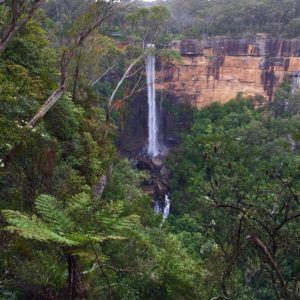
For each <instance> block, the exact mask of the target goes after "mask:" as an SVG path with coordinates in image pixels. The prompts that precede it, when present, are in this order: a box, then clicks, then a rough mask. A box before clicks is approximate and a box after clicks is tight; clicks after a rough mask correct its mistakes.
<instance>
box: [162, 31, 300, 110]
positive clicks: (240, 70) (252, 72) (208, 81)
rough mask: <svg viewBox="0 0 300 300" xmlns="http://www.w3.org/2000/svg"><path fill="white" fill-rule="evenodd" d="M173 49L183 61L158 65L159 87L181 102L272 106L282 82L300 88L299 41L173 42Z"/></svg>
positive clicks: (264, 38) (221, 39)
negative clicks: (256, 101) (250, 99)
mask: <svg viewBox="0 0 300 300" xmlns="http://www.w3.org/2000/svg"><path fill="white" fill-rule="evenodd" d="M171 48H172V49H174V50H176V51H178V52H179V53H180V54H181V61H180V62H178V63H176V64H171V65H170V64H165V63H164V62H161V63H160V66H159V67H160V68H159V71H158V74H157V84H156V87H157V89H158V90H162V91H166V92H167V93H168V95H170V96H171V97H173V98H174V99H176V101H178V102H189V103H191V104H192V105H195V106H197V107H203V106H207V105H210V104H211V103H213V102H216V101H218V102H220V103H225V102H227V101H229V100H230V99H233V98H235V97H236V96H237V95H238V94H241V95H242V96H256V95H257V96H262V97H263V98H264V99H265V101H270V100H272V98H273V96H274V92H275V91H276V88H278V86H279V85H280V83H282V81H283V80H284V79H287V80H290V81H291V83H294V84H296V85H297V84H298V82H299V80H297V78H298V77H300V39H291V40H287V39H281V38H272V37H270V36H267V35H264V34H261V35H257V36H256V37H255V38H248V39H233V38H227V37H215V38H208V39H204V40H201V41H200V40H183V41H175V42H173V43H172V45H171ZM297 88H299V86H293V87H292V90H293V91H295V90H296V89H297Z"/></svg>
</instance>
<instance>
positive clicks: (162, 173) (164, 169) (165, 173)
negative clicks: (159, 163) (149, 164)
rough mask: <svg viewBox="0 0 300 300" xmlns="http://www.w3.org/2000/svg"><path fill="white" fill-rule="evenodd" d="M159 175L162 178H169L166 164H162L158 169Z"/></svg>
mask: <svg viewBox="0 0 300 300" xmlns="http://www.w3.org/2000/svg"><path fill="white" fill-rule="evenodd" d="M160 176H161V177H163V178H169V176H170V170H169V169H168V168H167V167H166V166H163V167H162V168H161V170H160Z"/></svg>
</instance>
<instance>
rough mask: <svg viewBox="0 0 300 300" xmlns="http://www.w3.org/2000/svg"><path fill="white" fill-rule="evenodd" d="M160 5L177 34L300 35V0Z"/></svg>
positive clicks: (192, 0)
mask: <svg viewBox="0 0 300 300" xmlns="http://www.w3.org/2000/svg"><path fill="white" fill-rule="evenodd" d="M161 4H163V5H166V6H167V7H168V8H169V9H170V11H171V14H172V20H173V23H172V24H173V26H172V31H173V32H174V33H175V34H178V36H179V37H180V36H181V37H182V36H184V37H194V38H201V37H202V36H203V35H204V36H206V35H209V36H212V35H230V34H233V35H239V36H244V35H249V34H252V33H261V32H267V33H271V34H273V35H282V34H284V35H287V36H290V37H297V36H299V34H300V27H299V18H300V2H299V0H243V1H241V0H210V1H207V0H169V1H166V2H165V1H161Z"/></svg>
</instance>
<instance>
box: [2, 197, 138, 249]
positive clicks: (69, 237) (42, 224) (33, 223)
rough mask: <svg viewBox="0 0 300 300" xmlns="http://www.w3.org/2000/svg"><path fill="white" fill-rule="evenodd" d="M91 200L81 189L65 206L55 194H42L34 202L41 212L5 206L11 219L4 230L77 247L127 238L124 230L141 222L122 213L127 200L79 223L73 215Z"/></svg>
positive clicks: (83, 209) (34, 238) (104, 208)
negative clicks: (29, 212)
mask: <svg viewBox="0 0 300 300" xmlns="http://www.w3.org/2000/svg"><path fill="white" fill-rule="evenodd" d="M91 202H92V200H91V197H90V196H89V195H87V194H85V193H81V194H79V195H75V196H73V197H72V198H71V201H70V203H69V205H68V206H67V208H66V209H64V208H63V207H62V205H60V203H59V202H58V201H57V199H55V198H54V197H52V196H49V195H40V196H39V197H38V198H37V199H36V202H35V207H36V212H37V214H38V216H36V215H32V216H31V217H30V216H28V215H27V214H25V213H21V212H18V211H12V210H3V211H2V215H3V218H4V220H5V221H6V222H7V223H8V226H6V227H4V230H6V231H9V232H12V233H16V234H18V235H19V236H21V237H23V238H25V239H29V240H36V241H40V242H53V243H56V244H58V245H60V246H68V247H72V248H76V247H83V246H85V245H88V244H90V243H102V242H103V241H105V240H108V239H115V240H122V239H124V238H126V236H123V234H124V232H122V231H124V230H129V229H132V228H133V227H134V226H136V225H137V224H138V223H139V217H138V216H136V215H130V216H124V217H123V216H121V215H122V214H123V213H124V203H122V202H110V203H108V204H106V205H105V206H104V207H102V208H99V211H92V213H93V217H92V218H89V219H86V220H85V224H77V223H76V218H74V216H75V215H76V213H78V214H80V213H81V212H82V211H83V214H84V211H85V209H86V208H87V207H89V205H91V204H92V203H91ZM72 216H73V217H72Z"/></svg>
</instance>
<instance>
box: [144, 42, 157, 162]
mask: <svg viewBox="0 0 300 300" xmlns="http://www.w3.org/2000/svg"><path fill="white" fill-rule="evenodd" d="M148 48H154V45H148ZM146 75H147V87H148V154H149V155H150V156H152V157H155V156H158V154H159V145H158V126H157V120H158V118H157V108H156V93H155V56H154V55H153V54H151V53H149V54H148V55H147V57H146Z"/></svg>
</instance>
